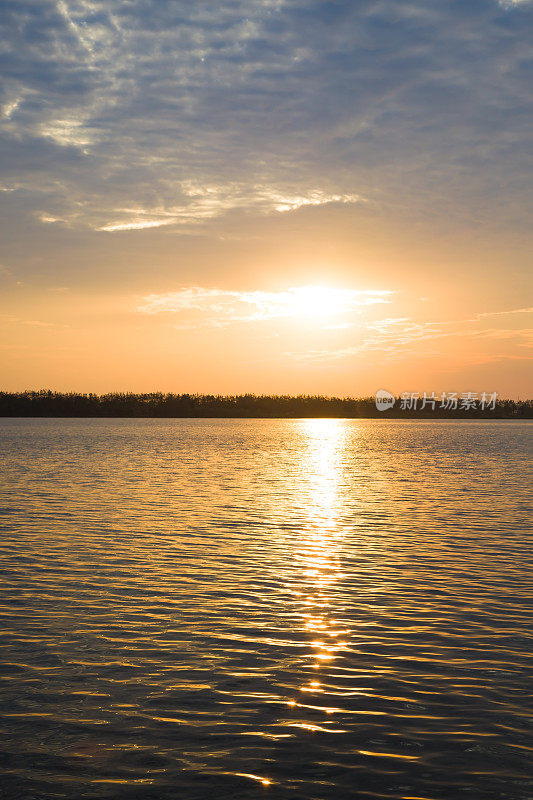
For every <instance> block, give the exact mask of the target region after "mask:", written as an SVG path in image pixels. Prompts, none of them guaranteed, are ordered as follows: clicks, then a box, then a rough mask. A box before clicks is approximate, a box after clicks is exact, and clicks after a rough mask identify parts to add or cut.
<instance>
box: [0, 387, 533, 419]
mask: <svg viewBox="0 0 533 800" xmlns="http://www.w3.org/2000/svg"><path fill="white" fill-rule="evenodd" d="M421 405H422V404H421V403H420V404H418V407H417V408H416V409H415V408H408V409H402V408H401V403H400V398H398V399H397V402H396V404H395V406H394V407H393V408H391V409H388V410H386V411H378V410H377V408H376V404H375V400H374V398H373V397H362V398H352V397H344V398H340V397H323V396H319V395H298V396H291V395H255V394H242V395H231V396H223V395H211V394H163V393H162V392H151V393H148V394H134V393H132V392H128V393H122V392H112V393H110V394H102V395H98V394H92V393H91V394H79V393H76V392H52V391H47V390H41V391H26V392H0V416H2V417H161V418H164V417H233V418H236V417H250V418H261V417H270V418H275V417H282V418H286V419H290V418H293V419H294V418H300V417H333V418H353V419H358V418H370V417H374V418H379V419H383V418H385V417H392V418H397V419H402V418H403V419H406V418H432V419H435V418H447V419H480V418H484V419H531V418H533V400H497V401H496V404H495V407H494V408H485V409H482V408H480V407H476V408H469V409H463V408H461V407H458V408H457V409H449V408H440V407H439V404H438V403H437V404H436V407H435V408H434V409H433V408H432V407H431V406H426V407H424V408H421Z"/></svg>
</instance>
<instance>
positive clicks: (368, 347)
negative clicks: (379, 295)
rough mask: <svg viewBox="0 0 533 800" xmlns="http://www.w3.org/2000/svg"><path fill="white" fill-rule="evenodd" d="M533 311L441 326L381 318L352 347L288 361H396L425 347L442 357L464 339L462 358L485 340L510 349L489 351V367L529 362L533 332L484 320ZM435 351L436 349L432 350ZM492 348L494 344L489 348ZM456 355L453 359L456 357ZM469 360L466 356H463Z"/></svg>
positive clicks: (366, 324)
mask: <svg viewBox="0 0 533 800" xmlns="http://www.w3.org/2000/svg"><path fill="white" fill-rule="evenodd" d="M531 313H533V308H517V309H510V310H501V311H491V312H480V313H478V314H476V315H474V316H473V317H472V318H467V319H459V320H445V321H440V322H432V321H421V322H416V321H414V320H412V319H410V318H407V317H398V318H393V317H390V318H383V319H380V320H374V321H367V322H364V321H363V322H361V323H360V325H359V326H358V328H359V329H358V340H357V342H356V343H354V344H347V345H345V346H343V347H335V348H314V349H312V350H309V351H303V352H300V353H296V352H295V353H289V354H288V355H290V356H291V357H294V358H296V359H298V360H304V361H334V360H339V359H344V358H350V357H353V356H355V355H357V356H358V357H361V355H362V354H365V353H369V354H372V357H373V358H375V357H376V355H377V354H379V356H380V357H386V358H391V359H394V360H397V359H406V358H412V357H413V356H416V355H417V354H418V355H420V354H422V353H424V352H426V354H427V351H425V350H424V348H425V347H426V345H427V344H429V343H432V347H433V349H432V350H431V351H430V353H429V355H432V356H434V355H442V354H443V353H445V352H446V351H447V349H448V348H449V347H450V346H452V348H453V347H456V345H454V344H453V342H454V340H457V339H463V340H465V342H469V345H468V347H467V348H465V349H464V351H463V353H462V354H461V357H465V355H466V354H470V356H472V355H474V358H475V359H477V356H475V354H476V348H475V344H476V341H475V340H477V341H478V344H479V343H481V344H482V342H483V340H487V341H489V342H493V343H495V342H497V341H501V342H505V343H506V344H507V346H508V347H509V348H515V352H514V354H513V352H512V351H511V350H509V351H508V352H507V353H506V354H498V353H496V352H494V350H493V349H491V352H490V353H487V354H485V355H484V357H483V360H484V362H485V363H488V362H490V361H493V360H498V359H502V358H507V357H509V358H511V357H513V358H528V356H524V354H523V352H522V349H523V348H531V347H533V328H512V327H502V328H497V327H484V325H485V322H486V320H487V319H489V318H492V317H499V316H512V315H515V314H531ZM435 347H437V348H438V349H437V350H435ZM491 348H494V344H491ZM457 355H458V354H457V353H456V357H457ZM466 357H467V358H468V357H469V356H468V355H466Z"/></svg>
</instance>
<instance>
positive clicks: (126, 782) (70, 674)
mask: <svg viewBox="0 0 533 800" xmlns="http://www.w3.org/2000/svg"><path fill="white" fill-rule="evenodd" d="M532 432H533V425H532V424H531V423H513V422H493V423H490V422H461V423H457V422H449V421H438V422H434V423H433V422H426V421H423V422H419V421H405V422H403V421H380V420H366V421H358V420H231V421H229V420H131V419H130V420H119V419H112V420H102V419H92V420H59V419H55V420H47V419H34V420H31V419H26V420H18V419H4V420H1V421H0V461H1V463H2V464H3V472H2V494H1V499H0V530H1V534H2V535H1V544H0V551H1V557H2V562H1V563H2V566H1V569H2V578H3V581H2V590H1V595H0V613H1V618H2V635H1V643H0V644H1V649H2V652H1V657H2V664H1V666H0V679H1V684H0V685H1V686H2V702H1V709H0V710H1V728H0V731H1V743H0V751H1V760H0V764H1V773H2V774H1V775H0V786H1V788H0V796H2V797H3V798H21V799H24V800H26V798H32V799H35V800H37V799H39V800H44V799H45V798H46V800H48V798H76V799H77V798H98V800H100V798H102V799H104V798H106V799H107V798H142V800H156V799H157V800H160V799H161V800H167V799H169V798H180V799H182V800H189V799H190V800H193V799H195V798H202V799H203V798H212V797H216V798H242V799H243V800H248V798H256V797H257V798H269V800H285V799H287V800H291V799H292V798H294V800H300V799H301V800H325V799H326V798H327V799H329V798H338V799H339V800H344V798H373V799H374V798H375V799H377V798H383V799H388V798H390V799H391V800H392V799H393V798H394V800H396V799H398V800H460V799H461V798H472V799H475V800H478V799H479V800H495V799H496V798H506V800H515V799H516V800H518V799H519V800H525V799H526V798H532V797H533V780H532V779H531V774H532V773H531V767H532V760H531V754H532V751H531V747H532V745H531V741H532V740H531V717H530V716H529V717H528V714H527V708H526V706H527V701H528V689H529V691H530V688H531V682H530V677H531V658H530V653H531V637H530V634H531V614H530V612H531V607H530V600H531V560H530V556H531V547H530V544H529V542H530V538H529V537H530V533H531V527H529V529H528V524H529V521H530V519H531V491H530V487H531V485H532V483H533V481H532V474H531V469H530V462H529V461H528V456H529V455H530V454H531V447H532V439H533V437H532Z"/></svg>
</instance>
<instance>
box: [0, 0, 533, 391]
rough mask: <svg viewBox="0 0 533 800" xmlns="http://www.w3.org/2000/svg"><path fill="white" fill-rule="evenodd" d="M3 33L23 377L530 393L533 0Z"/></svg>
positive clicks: (12, 283)
mask: <svg viewBox="0 0 533 800" xmlns="http://www.w3.org/2000/svg"><path fill="white" fill-rule="evenodd" d="M0 23H1V33H0V36H1V41H2V50H1V56H0V59H1V67H2V69H1V72H2V75H3V81H2V86H1V92H0V139H1V142H0V145H1V146H0V203H1V209H0V242H1V246H0V376H1V379H0V389H3V390H11V391H15V390H24V389H40V388H51V389H55V390H61V391H83V392H87V391H96V392H107V391H174V392H209V393H215V394H218V393H224V394H237V393H244V392H257V393H269V394H270V393H272V394H280V393H291V394H299V393H306V394H308V393H310V394H327V395H341V396H367V395H371V394H373V393H374V392H375V391H376V390H377V389H381V388H383V389H387V390H389V391H392V392H394V393H401V392H404V391H409V392H410V391H427V392H430V391H435V392H441V391H459V392H464V391H472V392H482V391H487V392H494V391H497V392H498V393H499V394H500V396H505V397H514V398H517V397H521V398H525V397H531V396H533V379H532V378H533V370H532V360H531V359H532V351H531V346H532V339H533V336H532V334H533V323H532V311H533V309H532V306H533V297H532V294H533V292H532V280H531V276H532V259H531V256H532V238H531V227H532V226H531V211H532V203H531V180H530V178H531V119H532V115H531V110H532V108H531V105H532V104H531V94H532V93H531V86H532V85H533V80H532V78H533V70H532V51H531V41H532V33H533V2H530V0H521V1H519V0H515V2H511V0H505V1H504V0H500V2H498V0H454V1H453V2H447V1H446V0H373V1H372V2H370V0H366V2H362V1H361V0H246V1H244V0H216V1H215V0H209V2H207V0H195V1H194V2H191V1H190V0H187V1H186V2H182V0H172V1H170V0H105V1H103V0H57V1H56V0H0Z"/></svg>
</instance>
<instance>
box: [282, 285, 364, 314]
mask: <svg viewBox="0 0 533 800" xmlns="http://www.w3.org/2000/svg"><path fill="white" fill-rule="evenodd" d="M288 294H289V295H290V297H289V303H291V304H292V305H293V313H294V314H295V315H296V316H309V317H336V316H339V315H340V314H342V313H344V312H346V311H347V310H348V309H349V308H350V306H351V305H352V304H353V299H354V298H353V292H352V291H350V290H349V289H333V288H331V287H327V286H300V287H298V288H295V289H292V290H291V291H290V292H289V293H288Z"/></svg>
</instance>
